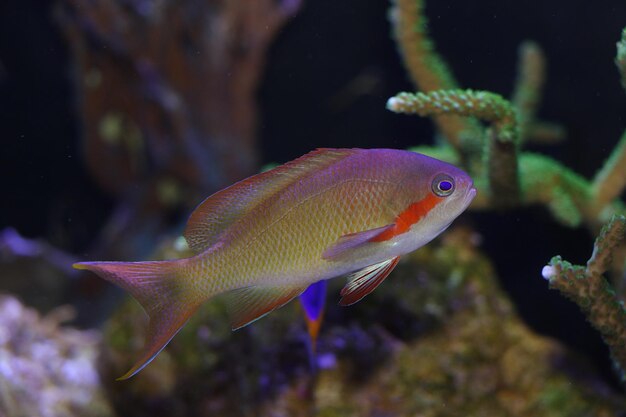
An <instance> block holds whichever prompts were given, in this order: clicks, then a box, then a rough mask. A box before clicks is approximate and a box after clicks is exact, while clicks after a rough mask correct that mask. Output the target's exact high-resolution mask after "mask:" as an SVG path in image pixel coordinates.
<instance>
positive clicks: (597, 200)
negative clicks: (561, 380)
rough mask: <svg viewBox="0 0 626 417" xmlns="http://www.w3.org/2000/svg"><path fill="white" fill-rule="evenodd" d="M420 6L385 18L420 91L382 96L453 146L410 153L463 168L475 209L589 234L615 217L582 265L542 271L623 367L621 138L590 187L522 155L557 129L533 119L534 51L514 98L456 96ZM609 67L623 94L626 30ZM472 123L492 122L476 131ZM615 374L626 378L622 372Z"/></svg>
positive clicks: (525, 52) (551, 163) (398, 8)
mask: <svg viewBox="0 0 626 417" xmlns="http://www.w3.org/2000/svg"><path fill="white" fill-rule="evenodd" d="M423 8H424V5H423V0H396V2H395V6H394V9H393V13H392V19H391V20H392V23H393V25H394V33H395V36H396V40H397V42H398V44H399V47H400V50H401V53H402V55H403V58H404V60H405V62H406V66H407V68H408V70H409V72H410V73H411V76H412V78H413V80H414V82H415V85H416V86H417V87H418V88H419V89H421V90H422V91H423V92H420V93H416V94H411V93H400V94H398V95H396V96H395V97H392V98H391V99H389V101H388V104H387V108H388V109H390V110H391V111H394V112H397V113H415V114H419V115H421V116H429V117H434V118H435V122H436V123H437V125H438V127H439V128H440V129H441V131H442V132H444V133H445V136H446V137H447V139H448V141H449V145H450V146H443V147H442V146H438V147H419V148H416V150H418V151H420V152H423V153H427V154H431V155H433V156H435V157H440V158H444V159H447V160H449V161H451V162H454V163H458V164H461V165H463V166H464V167H465V168H466V169H467V170H468V171H469V172H470V174H471V175H472V176H473V177H474V179H475V183H476V186H477V188H478V189H479V191H480V192H479V197H478V198H476V200H475V201H474V204H473V206H472V207H473V208H502V207H512V206H515V205H529V204H541V205H545V206H547V207H548V208H549V210H550V212H551V213H552V214H553V216H554V218H555V219H556V220H557V221H559V222H560V223H562V224H565V225H567V226H578V225H580V224H585V225H586V226H587V227H588V228H589V229H590V230H591V231H592V232H594V233H595V232H597V231H598V229H599V228H600V226H601V225H602V224H604V223H605V222H606V221H607V220H608V219H609V218H611V216H613V217H612V220H611V221H610V222H609V224H608V226H607V227H605V228H604V229H603V230H602V233H601V234H600V236H599V237H598V240H597V241H596V246H595V250H594V255H593V256H592V258H591V259H590V261H589V263H588V264H587V267H586V268H584V267H581V266H572V265H571V264H569V263H568V262H566V261H563V260H561V259H560V258H559V257H555V258H553V259H552V261H551V263H550V266H549V267H547V268H546V269H544V276H546V278H549V279H550V283H551V286H552V287H555V288H558V289H559V290H561V291H562V292H563V293H564V294H565V295H566V296H568V297H570V298H572V299H573V300H574V301H575V302H576V303H577V304H578V305H579V306H580V307H581V308H582V309H583V311H584V312H585V313H586V314H587V316H588V318H589V320H590V321H591V323H592V324H593V325H594V326H595V327H596V328H597V329H598V331H600V333H601V334H602V336H603V337H604V340H605V341H606V343H607V344H608V345H609V346H610V347H611V351H612V355H613V358H614V360H615V361H616V363H618V364H619V367H620V368H621V369H622V370H624V369H626V312H625V310H624V307H623V305H622V303H621V301H620V298H619V296H618V295H616V293H615V291H614V290H613V288H612V287H611V286H610V285H609V283H608V282H607V281H606V280H605V279H604V278H603V277H602V273H604V272H605V271H606V270H607V269H609V268H610V267H613V269H620V268H621V267H622V265H619V266H618V267H617V268H615V266H612V265H609V263H610V262H609V259H610V258H611V256H610V255H611V254H612V253H613V252H616V253H619V254H620V255H623V254H624V247H623V246H621V247H619V245H620V244H621V240H622V236H623V234H624V229H625V222H626V220H625V218H624V217H623V216H622V215H621V214H624V213H626V210H625V209H624V205H623V204H622V202H621V201H620V200H619V195H620V194H621V192H622V191H623V189H624V187H625V186H626V134H624V135H623V136H622V138H621V139H620V142H619V144H618V145H617V146H616V147H615V148H614V150H613V152H612V154H611V156H610V157H609V158H608V160H607V161H606V162H605V164H604V167H603V168H602V169H601V170H600V171H599V172H598V174H597V175H596V176H595V178H594V179H593V180H592V181H589V180H587V179H585V178H583V177H582V176H580V175H578V174H576V173H575V172H574V171H572V170H571V169H569V168H567V167H565V166H563V165H562V164H560V163H559V162H557V161H555V160H553V159H551V158H548V157H545V156H541V155H537V154H532V153H527V152H519V150H518V147H519V146H521V145H522V144H523V142H525V141H526V140H529V139H531V138H533V137H536V136H537V133H538V132H539V133H541V132H543V133H542V135H541V136H542V137H543V138H544V139H545V138H546V135H545V132H548V134H547V137H548V139H550V138H552V139H554V138H558V137H559V136H560V132H561V131H560V129H559V128H558V127H556V128H555V126H554V125H546V124H544V123H541V122H537V121H536V120H535V114H536V111H537V107H538V103H539V101H540V97H541V88H542V85H543V83H544V76H545V75H544V74H545V60H544V58H543V54H542V53H541V51H540V49H539V48H538V47H537V46H536V45H535V44H533V43H524V44H523V45H522V47H521V48H520V63H519V69H518V71H519V75H518V80H517V83H516V88H515V92H514V95H513V100H512V102H509V101H507V100H506V99H504V98H502V97H501V96H499V95H497V94H494V93H490V92H485V91H471V90H465V91H464V90H459V89H458V87H457V86H456V84H455V83H454V82H453V80H452V78H451V76H449V73H450V71H449V70H447V67H446V65H445V63H444V62H443V59H442V58H441V57H439V56H438V55H437V54H436V52H435V48H434V46H433V43H432V42H431V41H430V40H429V38H428V34H427V32H426V24H425V20H424V17H423ZM615 62H616V64H617V67H618V70H619V72H620V75H621V77H622V84H623V85H624V87H625V88H626V29H625V30H624V31H623V32H622V39H621V41H620V42H618V44H617V57H616V59H615ZM442 115H455V116H463V117H469V119H468V120H467V121H465V122H460V123H464V125H463V127H458V125H457V123H459V121H458V120H457V119H444V118H441V116H442ZM475 119H480V120H482V121H484V122H488V123H490V124H491V126H490V127H489V128H488V129H486V130H483V131H482V132H480V130H478V133H477V134H476V129H475V123H474V120H475ZM449 120H453V122H449ZM447 123H453V124H451V125H450V126H446V124H447ZM470 126H471V128H470ZM469 130H472V132H474V133H473V134H472V135H470V136H467V137H464V138H463V140H460V139H459V137H460V136H459V132H461V131H464V132H466V131H469ZM450 132H452V133H450ZM616 214H618V215H617V216H616ZM622 377H623V379H624V380H626V376H625V374H624V373H622Z"/></svg>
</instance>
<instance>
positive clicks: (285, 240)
mask: <svg viewBox="0 0 626 417" xmlns="http://www.w3.org/2000/svg"><path fill="white" fill-rule="evenodd" d="M475 195H476V189H475V188H474V186H473V181H472V179H471V178H470V176H469V175H468V174H466V173H465V172H464V171H463V170H461V169H460V168H457V167H455V166H453V165H451V164H448V163H446V162H443V161H440V160H437V159H434V158H431V157H428V156H426V155H422V154H419V153H415V152H411V151H403V150H395V149H358V148H354V149H333V148H323V149H317V150H315V151H312V152H309V153H308V154H306V155H304V156H302V157H300V158H298V159H295V160H293V161H291V162H288V163H286V164H284V165H281V166H278V167H276V168H274V169H271V170H269V171H266V172H263V173H260V174H257V175H254V176H251V177H249V178H246V179H244V180H241V181H239V182H237V183H235V184H233V185H231V186H230V187H227V188H225V189H223V190H221V191H218V192H216V193H215V194H213V195H211V196H209V197H208V198H206V199H205V200H204V201H203V202H202V203H201V204H200V205H199V206H198V207H196V209H195V210H194V211H193V212H192V213H191V215H190V217H189V219H188V222H187V225H186V228H185V231H184V236H185V239H186V240H187V243H188V245H189V247H190V248H191V249H192V250H193V252H194V254H195V255H193V256H191V257H188V258H182V259H175V260H165V261H143V262H109V261H107V262H79V263H76V264H74V265H73V266H74V267H75V268H77V269H81V270H89V271H92V272H94V273H96V274H97V275H99V276H100V277H101V278H103V279H105V280H107V281H109V282H111V283H113V284H115V285H117V286H119V287H121V288H122V289H124V290H125V291H127V292H129V293H130V294H131V295H132V296H133V297H134V298H135V299H136V300H137V301H138V302H139V303H140V304H141V306H142V307H143V309H144V310H145V311H146V313H147V314H148V316H149V324H148V328H147V334H146V341H145V344H144V348H143V350H142V352H141V353H140V355H139V359H138V360H137V361H136V363H135V364H134V365H133V366H132V367H131V369H130V370H129V371H128V372H127V373H126V374H124V375H123V376H121V377H120V378H118V379H119V380H123V379H128V378H130V377H132V376H133V375H135V374H137V372H139V371H141V370H142V369H143V368H144V367H145V366H146V365H147V364H149V363H150V361H152V360H153V359H154V358H155V357H156V356H157V355H158V354H159V352H160V351H161V350H162V349H163V348H164V347H165V346H166V345H167V344H168V343H169V342H170V340H171V339H172V338H173V337H174V336H175V335H176V333H177V332H178V331H179V330H180V329H181V328H182V327H183V326H184V325H185V323H186V322H187V320H188V319H189V318H190V317H191V316H192V315H193V314H194V313H195V312H196V310H197V309H198V308H200V306H201V305H202V304H203V303H204V302H205V301H207V300H208V299H210V298H212V297H214V296H216V295H218V294H223V297H224V299H225V300H226V303H227V306H228V311H229V317H230V324H231V327H232V329H233V330H236V329H239V328H241V327H244V326H246V325H248V324H250V323H252V322H254V321H256V320H258V319H259V318H261V317H263V316H265V315H266V314H268V313H270V312H272V311H274V310H276V309H277V308H279V307H282V306H283V305H285V304H287V303H288V302H289V301H290V300H292V299H293V298H296V297H298V296H299V295H301V294H302V293H303V292H304V291H305V290H306V289H307V288H308V287H309V286H311V285H312V284H315V283H317V282H320V281H324V280H328V279H331V278H336V277H342V276H346V277H347V283H346V285H345V286H344V287H343V289H342V290H341V292H340V296H341V299H340V301H339V304H340V305H343V306H347V305H351V304H354V303H356V302H358V301H359V300H361V299H362V298H363V297H365V296H366V295H367V294H369V293H370V292H372V291H373V290H374V289H375V288H376V287H377V286H378V285H380V284H381V282H383V281H384V279H385V278H386V277H387V276H388V275H389V274H390V273H391V271H392V270H393V269H394V267H395V266H396V265H397V264H398V261H399V259H400V257H401V256H402V255H405V254H407V253H410V252H412V251H414V250H416V249H418V248H419V247H421V246H423V245H425V244H426V243H428V242H429V241H431V240H432V239H434V238H435V237H436V236H437V235H439V234H440V233H441V232H443V231H444V230H445V229H446V228H447V227H448V226H449V225H450V223H451V222H452V221H453V220H454V219H455V218H456V217H457V216H459V215H460V214H461V213H462V212H463V211H464V210H465V209H466V208H467V207H468V206H469V205H470V203H471V202H472V200H473V198H474V196H475Z"/></svg>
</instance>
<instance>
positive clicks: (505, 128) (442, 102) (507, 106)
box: [387, 90, 518, 142]
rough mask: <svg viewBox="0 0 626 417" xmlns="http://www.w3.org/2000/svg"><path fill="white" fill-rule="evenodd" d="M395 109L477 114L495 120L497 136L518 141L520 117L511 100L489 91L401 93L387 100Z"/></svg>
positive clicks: (444, 113) (389, 107)
mask: <svg viewBox="0 0 626 417" xmlns="http://www.w3.org/2000/svg"><path fill="white" fill-rule="evenodd" d="M387 109H389V110H391V111H393V112H395V113H407V114H418V115H420V116H423V117H426V116H439V115H448V114H452V115H458V116H465V117H476V118H477V119H481V120H484V121H486V122H490V123H492V124H493V127H494V129H495V133H496V140H498V141H501V142H517V138H518V132H517V119H516V115H515V110H514V109H513V106H511V103H509V102H508V101H507V100H505V99H504V98H502V96H500V95H498V94H495V93H491V92H489V91H474V90H437V91H431V92H428V93H399V94H397V95H396V96H394V97H391V98H390V99H389V100H388V101H387Z"/></svg>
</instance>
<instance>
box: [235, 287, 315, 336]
mask: <svg viewBox="0 0 626 417" xmlns="http://www.w3.org/2000/svg"><path fill="white" fill-rule="evenodd" d="M305 289H306V286H275V287H259V286H252V287H246V288H240V289H237V290H233V291H231V292H229V293H227V294H226V302H227V304H228V310H229V313H230V320H231V327H232V329H233V330H237V329H240V328H242V327H244V326H247V325H248V324H250V323H252V322H253V321H256V320H258V319H260V318H261V317H263V316H265V315H266V314H268V313H271V312H272V311H274V310H276V309H277V308H280V307H282V306H284V305H285V304H287V303H288V302H289V301H291V300H292V299H293V298H295V297H297V296H299V295H300V294H302V292H303V291H304V290H305Z"/></svg>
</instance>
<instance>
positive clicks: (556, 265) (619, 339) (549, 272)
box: [542, 215, 626, 382]
mask: <svg viewBox="0 0 626 417" xmlns="http://www.w3.org/2000/svg"><path fill="white" fill-rule="evenodd" d="M625 231H626V217H624V216H621V215H619V216H613V218H612V219H611V220H610V221H609V223H608V224H607V225H605V226H604V227H603V228H602V231H601V232H600V235H599V236H598V238H597V239H596V242H595V244H594V248H593V254H592V256H591V258H590V259H589V261H588V262H587V266H586V267H583V266H580V265H572V264H571V263H569V262H567V261H565V260H563V259H561V257H560V256H555V257H554V258H552V260H550V263H549V264H548V265H547V266H545V267H544V268H543V271H542V275H543V277H544V278H545V279H547V280H548V281H549V283H550V288H554V289H557V290H559V291H560V292H561V293H562V294H563V295H565V296H566V297H567V298H569V299H570V300H572V301H573V302H575V303H576V304H578V306H579V307H580V308H581V309H582V311H583V312H584V313H585V315H586V316H587V320H589V322H590V323H591V325H592V326H593V327H594V328H595V329H596V330H598V332H600V334H601V335H602V338H603V339H604V342H605V343H606V344H607V345H608V346H609V348H610V349H611V357H612V358H613V361H614V363H615V365H616V367H617V368H618V369H619V371H620V376H621V378H622V381H623V382H626V372H624V371H625V370H626V308H624V304H623V303H622V302H621V301H620V300H619V298H618V297H617V295H616V294H615V291H614V290H613V288H612V287H611V285H610V284H609V283H608V281H607V280H606V279H605V278H604V277H603V276H602V274H604V273H605V272H606V271H607V269H608V268H609V266H610V262H611V257H612V255H613V252H614V250H615V249H616V248H617V246H618V245H619V244H620V243H621V241H622V239H623V238H624V232H625Z"/></svg>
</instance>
